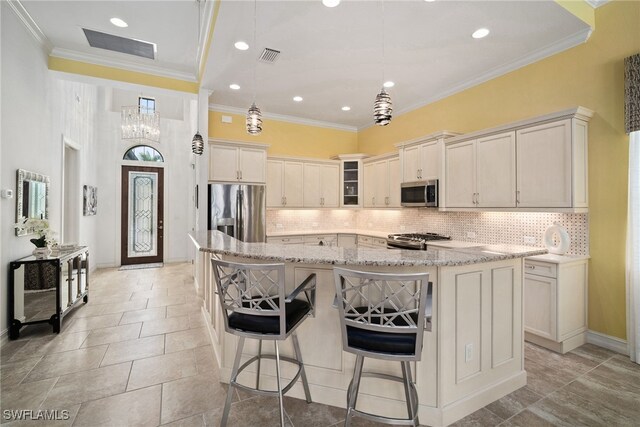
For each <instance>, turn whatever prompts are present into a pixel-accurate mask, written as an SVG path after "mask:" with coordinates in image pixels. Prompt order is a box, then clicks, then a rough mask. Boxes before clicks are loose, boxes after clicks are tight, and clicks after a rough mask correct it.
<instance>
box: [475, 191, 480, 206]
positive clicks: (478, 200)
mask: <svg viewBox="0 0 640 427" xmlns="http://www.w3.org/2000/svg"><path fill="white" fill-rule="evenodd" d="M479 204H480V193H476V205H479Z"/></svg>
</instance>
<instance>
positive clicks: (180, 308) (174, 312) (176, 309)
mask: <svg viewBox="0 0 640 427" xmlns="http://www.w3.org/2000/svg"><path fill="white" fill-rule="evenodd" d="M200 307H201V304H195V303H191V304H180V305H170V306H168V307H167V317H176V316H185V315H188V314H192V313H199V312H200Z"/></svg>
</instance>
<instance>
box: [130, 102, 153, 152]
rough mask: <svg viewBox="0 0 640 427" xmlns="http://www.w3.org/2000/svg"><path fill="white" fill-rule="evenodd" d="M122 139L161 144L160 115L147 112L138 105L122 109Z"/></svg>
mask: <svg viewBox="0 0 640 427" xmlns="http://www.w3.org/2000/svg"><path fill="white" fill-rule="evenodd" d="M122 139H128V140H134V141H138V142H140V143H145V142H160V114H159V113H158V112H157V111H154V112H146V111H144V110H143V109H142V108H140V107H139V106H138V105H134V106H131V107H122Z"/></svg>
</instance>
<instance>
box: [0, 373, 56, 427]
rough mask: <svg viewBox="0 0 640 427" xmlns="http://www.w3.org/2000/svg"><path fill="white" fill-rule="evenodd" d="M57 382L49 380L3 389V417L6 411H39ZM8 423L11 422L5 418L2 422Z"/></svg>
mask: <svg viewBox="0 0 640 427" xmlns="http://www.w3.org/2000/svg"><path fill="white" fill-rule="evenodd" d="M57 380H58V379H57V378H49V379H45V380H41V381H34V382H31V383H28V384H19V385H15V386H11V387H6V388H5V387H2V399H0V410H1V411H2V412H3V415H4V411H5V410H8V409H13V410H16V409H31V410H34V411H35V410H37V409H38V408H39V407H40V405H41V404H42V402H43V401H44V399H45V398H46V397H47V393H49V390H51V388H52V387H53V385H54V384H55V383H56V381H57ZM6 421H10V420H5V418H4V417H3V418H2V422H6Z"/></svg>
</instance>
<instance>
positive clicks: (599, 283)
mask: <svg viewBox="0 0 640 427" xmlns="http://www.w3.org/2000/svg"><path fill="white" fill-rule="evenodd" d="M595 18H596V29H595V31H594V33H593V35H592V36H591V38H590V39H589V40H588V41H587V43H585V44H582V45H580V46H577V47H575V48H573V49H570V50H568V51H566V52H563V53H560V54H557V55H554V56H552V57H550V58H547V59H545V60H542V61H539V62H536V63H535V64H532V65H529V66H527V67H524V68H521V69H519V70H516V71H514V72H512V73H509V74H507V75H505V76H502V77H499V78H496V79H494V80H491V81H489V82H486V83H484V84H481V85H479V86H476V87H473V88H471V89H468V90H465V91H464V92H461V93H458V94H455V95H453V96H450V97H448V98H446V99H443V100H441V101H438V102H435V103H433V104H430V105H427V106H425V107H422V108H420V109H418V110H415V111H412V112H409V113H407V114H404V115H402V116H399V117H395V118H394V120H393V121H392V123H391V124H390V125H389V126H387V127H385V128H380V127H375V128H374V127H372V128H368V129H365V130H363V131H361V132H359V134H358V151H361V152H364V153H370V154H377V153H384V152H387V151H390V150H392V149H393V143H396V142H399V141H403V140H409V139H412V138H416V137H419V136H421V135H425V134H429V133H431V132H435V131H438V130H442V129H447V130H451V131H457V132H465V133H466V132H470V131H475V130H481V129H484V128H489V127H492V126H496V125H500V124H506V123H509V122H511V121H515V120H519V119H524V118H528V117H533V116H536V115H542V114H546V113H551V112H553V111H559V110H562V109H565V108H569V107H573V106H576V105H582V106H584V107H587V108H590V109H592V110H594V111H595V116H594V117H593V119H591V121H590V123H589V223H590V236H589V237H590V252H591V262H590V267H589V329H591V330H595V331H598V332H602V333H604V334H608V335H613V336H616V337H620V338H625V336H626V334H625V329H626V320H625V308H626V304H625V233H626V219H627V215H626V214H627V170H628V149H629V138H628V136H627V135H625V133H624V119H623V96H624V94H623V91H624V82H623V59H624V58H625V57H626V56H630V55H632V54H634V53H638V52H640V2H638V1H614V2H612V3H608V4H606V5H604V6H601V7H600V8H598V9H596V16H595Z"/></svg>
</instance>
